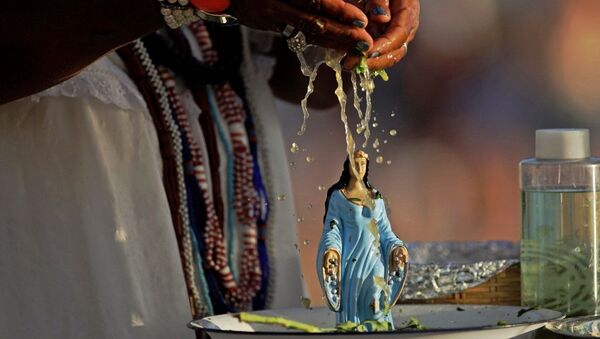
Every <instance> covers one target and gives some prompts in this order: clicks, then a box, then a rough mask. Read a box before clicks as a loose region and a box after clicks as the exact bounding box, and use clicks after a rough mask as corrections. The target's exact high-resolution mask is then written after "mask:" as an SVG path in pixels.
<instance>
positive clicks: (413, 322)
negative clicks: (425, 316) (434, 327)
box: [403, 317, 427, 331]
mask: <svg viewBox="0 0 600 339" xmlns="http://www.w3.org/2000/svg"><path fill="white" fill-rule="evenodd" d="M403 328H414V329H415V330H419V331H423V330H426V329H427V328H426V327H425V326H423V325H421V322H420V321H419V319H417V318H415V317H410V318H409V319H408V324H406V326H404V327H403Z"/></svg>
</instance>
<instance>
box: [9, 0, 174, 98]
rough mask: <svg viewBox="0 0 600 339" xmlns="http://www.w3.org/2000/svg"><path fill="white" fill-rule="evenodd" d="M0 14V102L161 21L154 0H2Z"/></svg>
mask: <svg viewBox="0 0 600 339" xmlns="http://www.w3.org/2000/svg"><path fill="white" fill-rule="evenodd" d="M2 14H3V15H2V20H0V45H1V46H2V47H3V48H2V49H3V52H2V53H0V73H1V74H2V77H3V78H2V81H1V82H0V104H2V103H5V102H8V101H11V100H14V99H17V98H20V97H23V96H26V95H29V94H33V93H36V92H39V91H41V90H44V89H46V88H48V87H51V86H52V85H55V84H57V83H59V82H61V81H64V80H66V79H68V78H70V77H72V76H73V75H75V74H77V73H78V72H79V71H80V70H81V69H83V68H84V67H85V66H87V65H89V64H90V63H92V62H93V61H95V60H96V59H98V58H99V57H101V56H102V55H104V54H105V53H107V52H109V51H111V50H112V49H115V48H117V47H119V46H121V45H123V44H125V43H127V42H129V41H131V40H134V39H136V38H138V37H140V36H142V35H145V34H147V33H150V32H152V31H154V30H156V29H158V28H160V27H161V26H162V23H163V21H162V16H161V14H160V10H159V5H158V1H156V0H127V1H121V0H91V1H78V0H63V1H39V0H33V1H30V2H27V3H26V4H24V3H22V2H19V1H8V2H6V3H5V4H4V5H3V13H2Z"/></svg>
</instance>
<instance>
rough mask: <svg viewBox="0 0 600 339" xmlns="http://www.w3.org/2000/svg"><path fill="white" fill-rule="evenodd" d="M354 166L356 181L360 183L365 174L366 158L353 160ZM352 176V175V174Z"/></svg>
mask: <svg viewBox="0 0 600 339" xmlns="http://www.w3.org/2000/svg"><path fill="white" fill-rule="evenodd" d="M354 165H355V166H356V174H357V175H358V177H357V178H356V180H358V181H361V180H363V178H364V177H365V173H367V159H366V158H354ZM352 176H354V173H353V172H352Z"/></svg>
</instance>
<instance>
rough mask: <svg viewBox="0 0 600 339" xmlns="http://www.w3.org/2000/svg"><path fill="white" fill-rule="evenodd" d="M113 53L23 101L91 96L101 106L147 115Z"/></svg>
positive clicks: (136, 92) (137, 93)
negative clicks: (109, 105) (106, 105)
mask: <svg viewBox="0 0 600 339" xmlns="http://www.w3.org/2000/svg"><path fill="white" fill-rule="evenodd" d="M119 61H120V59H119V58H118V56H117V55H116V54H114V53H111V54H109V55H107V56H106V57H103V58H100V59H99V60H97V61H96V62H94V63H93V64H91V65H89V66H88V67H86V68H85V69H84V70H83V71H81V72H80V73H79V74H78V75H77V76H75V77H73V78H71V79H69V80H67V81H64V82H62V83H60V84H58V85H56V86H54V87H51V88H49V89H47V90H45V91H42V92H40V93H37V94H34V95H32V96H30V97H28V98H27V99H29V100H33V101H39V99H40V98H42V97H46V96H52V97H63V96H64V97H69V98H83V97H94V98H96V99H98V100H100V101H102V102H103V103H107V104H108V103H110V104H114V105H116V106H117V107H119V108H121V109H124V110H136V111H138V112H145V114H146V116H147V117H148V118H150V115H149V114H148V113H147V108H146V103H145V102H144V99H143V97H142V95H141V94H140V92H139V91H138V90H137V87H136V86H135V84H134V83H133V81H132V80H131V79H130V78H129V77H128V76H127V74H126V73H125V71H124V70H123V68H124V65H122V64H120V63H119Z"/></svg>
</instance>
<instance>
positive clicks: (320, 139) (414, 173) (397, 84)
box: [278, 0, 600, 304]
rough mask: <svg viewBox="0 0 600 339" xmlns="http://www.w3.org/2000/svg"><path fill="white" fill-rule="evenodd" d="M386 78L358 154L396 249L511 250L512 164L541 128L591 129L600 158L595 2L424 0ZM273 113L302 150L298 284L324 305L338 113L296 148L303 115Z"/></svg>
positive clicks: (317, 113) (516, 225)
mask: <svg viewBox="0 0 600 339" xmlns="http://www.w3.org/2000/svg"><path fill="white" fill-rule="evenodd" d="M388 73H389V76H390V80H389V81H388V82H382V81H380V80H379V81H377V83H376V85H377V87H376V89H375V94H374V99H373V101H374V110H375V118H374V120H372V126H371V128H372V131H373V134H372V137H371V139H370V141H369V145H367V147H365V151H367V152H368V153H369V154H370V158H371V162H370V176H369V179H370V181H371V183H372V184H373V185H374V186H375V187H376V188H378V189H379V190H380V191H381V192H382V193H383V195H384V197H386V198H387V199H388V203H389V207H390V209H391V216H390V219H391V221H392V224H393V228H394V231H395V233H396V234H397V235H398V236H399V237H400V238H401V239H403V240H404V241H407V242H412V241H443V240H459V241H466V240H497V239H502V240H513V241H517V240H519V238H520V193H519V174H518V162H519V161H520V160H522V159H525V158H528V157H531V156H533V153H534V131H535V130H536V129H539V128H560V127H584V128H590V130H591V136H592V153H593V154H596V155H598V154H600V1H598V0H562V1H554V0H503V1H499V0H450V1H432V0H423V1H421V25H420V28H419V31H418V34H417V37H416V39H415V41H413V42H412V43H411V44H410V45H409V52H408V55H407V57H406V58H405V59H404V60H402V61H401V62H400V64H398V65H397V66H395V67H394V68H393V69H390V70H389V71H388ZM349 107H350V106H349ZM278 108H279V114H280V119H281V120H282V124H283V126H284V131H283V133H284V136H285V140H286V142H287V144H288V148H291V144H292V143H293V142H295V143H297V144H298V145H299V147H300V150H299V151H298V152H291V151H290V152H289V153H288V156H289V161H290V166H289V171H290V174H291V176H292V182H293V189H294V196H293V197H288V198H289V199H294V204H295V207H296V214H297V215H296V217H297V221H298V223H297V230H298V250H299V252H300V256H301V258H302V265H303V271H304V279H305V283H306V285H307V287H308V289H309V291H310V296H311V297H312V299H313V304H321V302H322V301H321V298H320V295H321V294H320V290H319V287H318V283H317V281H316V278H315V268H314V265H315V253H316V247H317V245H318V241H319V238H320V235H321V230H322V217H323V213H324V206H323V204H324V201H325V196H326V189H327V188H329V186H330V185H332V184H333V183H334V182H336V181H337V179H338V177H339V175H340V174H341V170H342V164H343V161H344V159H345V156H346V155H345V143H344V135H343V126H342V123H341V121H340V120H339V107H334V108H331V109H324V110H314V109H313V110H311V117H310V118H309V120H308V130H307V132H306V134H305V135H303V136H298V135H297V131H298V130H299V128H300V125H301V122H302V114H301V112H300V109H299V107H298V106H296V105H292V104H289V103H285V102H283V101H280V102H278ZM349 114H350V115H355V112H354V111H353V110H350V112H349ZM375 119H376V120H375ZM391 130H395V131H396V134H395V135H393V136H392V135H391V134H394V133H391V134H390V131H391ZM375 139H378V140H379V143H380V147H379V149H380V152H379V153H377V152H376V151H375V149H374V148H373V147H372V143H373V142H374V141H375ZM359 141H360V143H361V144H362V142H363V140H362V139H359ZM379 155H381V156H382V157H383V159H384V161H383V163H381V164H378V163H376V161H374V160H375V158H376V157H377V156H379Z"/></svg>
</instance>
